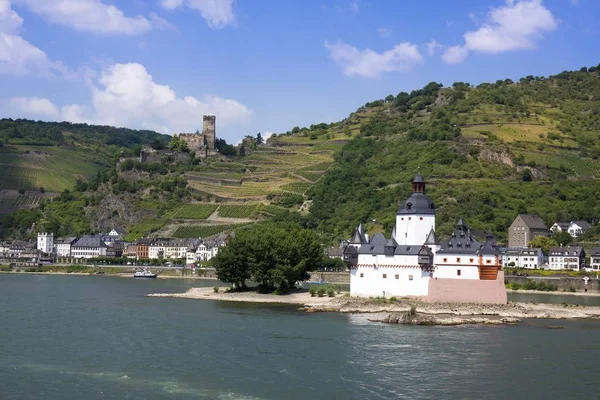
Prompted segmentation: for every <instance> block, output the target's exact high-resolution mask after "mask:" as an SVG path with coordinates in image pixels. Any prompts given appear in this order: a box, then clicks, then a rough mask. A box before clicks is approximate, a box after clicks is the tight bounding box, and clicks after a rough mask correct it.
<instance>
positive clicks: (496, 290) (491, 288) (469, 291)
mask: <svg viewBox="0 0 600 400" xmlns="http://www.w3.org/2000/svg"><path fill="white" fill-rule="evenodd" d="M427 301H429V302H432V303H487V304H506V302H507V298H506V289H505V288H504V271H498V277H497V278H496V280H495V281H480V280H477V279H430V280H429V294H428V295H427Z"/></svg>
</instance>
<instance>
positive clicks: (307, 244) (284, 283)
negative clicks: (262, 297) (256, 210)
mask: <svg viewBox="0 0 600 400" xmlns="http://www.w3.org/2000/svg"><path fill="white" fill-rule="evenodd" d="M322 261H323V248H322V246H321V244H320V242H319V239H318V237H317V235H316V234H315V233H314V232H313V231H310V230H307V229H302V228H301V227H300V226H299V225H297V224H295V223H264V224H258V225H256V226H254V227H252V228H250V229H246V230H241V231H239V232H238V233H237V234H236V236H235V237H234V238H232V239H231V241H230V242H229V243H228V245H227V246H226V247H225V248H223V249H222V250H221V251H219V254H218V255H217V256H216V257H215V258H214V266H215V268H216V270H217V276H218V277H219V279H220V280H222V281H223V282H227V283H232V284H234V285H235V286H236V287H237V288H244V287H246V281H248V280H250V279H252V280H253V281H254V282H257V283H259V285H261V287H263V288H266V289H269V288H274V287H276V286H277V287H279V288H281V289H284V290H286V289H288V288H290V287H292V286H293V285H294V283H295V282H297V281H303V280H306V279H308V278H309V275H308V271H312V270H314V269H316V268H317V266H319V265H320V263H321V262H322Z"/></svg>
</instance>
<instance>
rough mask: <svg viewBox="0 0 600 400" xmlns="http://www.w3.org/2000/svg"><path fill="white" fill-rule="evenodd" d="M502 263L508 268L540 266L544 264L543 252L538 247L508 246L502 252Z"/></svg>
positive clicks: (533, 267)
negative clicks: (512, 247) (513, 247)
mask: <svg viewBox="0 0 600 400" xmlns="http://www.w3.org/2000/svg"><path fill="white" fill-rule="evenodd" d="M502 265H503V266H504V267H509V268H510V267H512V268H530V269H535V268H540V267H541V266H542V265H544V252H543V251H542V249H540V248H526V249H521V248H517V249H511V248H508V249H506V250H504V252H503V253H502Z"/></svg>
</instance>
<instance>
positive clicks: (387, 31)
mask: <svg viewBox="0 0 600 400" xmlns="http://www.w3.org/2000/svg"><path fill="white" fill-rule="evenodd" d="M377 33H379V36H381V37H382V38H389V37H390V35H391V34H392V30H391V29H390V28H384V27H381V28H377Z"/></svg>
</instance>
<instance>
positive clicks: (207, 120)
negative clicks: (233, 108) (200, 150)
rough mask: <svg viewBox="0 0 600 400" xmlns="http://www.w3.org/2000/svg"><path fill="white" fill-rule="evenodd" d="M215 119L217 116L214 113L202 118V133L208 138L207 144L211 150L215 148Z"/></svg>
mask: <svg viewBox="0 0 600 400" xmlns="http://www.w3.org/2000/svg"><path fill="white" fill-rule="evenodd" d="M215 120H216V117H215V116H214V115H205V116H204V117H203V118H202V134H203V135H204V137H205V138H206V144H207V146H208V149H209V150H214V149H215V139H216V134H215V131H216V129H215Z"/></svg>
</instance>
